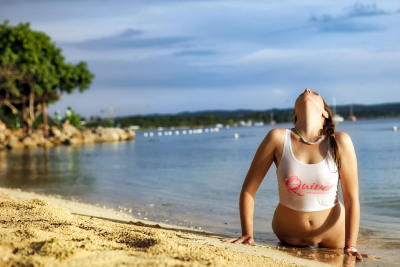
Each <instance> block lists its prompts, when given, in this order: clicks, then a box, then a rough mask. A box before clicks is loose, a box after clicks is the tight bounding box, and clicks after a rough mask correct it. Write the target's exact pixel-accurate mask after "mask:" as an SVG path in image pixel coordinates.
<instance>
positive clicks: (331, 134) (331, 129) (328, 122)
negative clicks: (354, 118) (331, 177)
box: [322, 99, 341, 171]
mask: <svg viewBox="0 0 400 267" xmlns="http://www.w3.org/2000/svg"><path fill="white" fill-rule="evenodd" d="M322 101H323V102H324V109H325V110H326V112H328V118H326V119H325V122H324V127H323V129H322V132H323V134H325V135H326V136H328V138H329V142H330V149H331V151H330V152H331V155H332V156H333V159H334V160H335V162H336V166H337V169H338V171H339V170H340V165H341V162H340V157H339V153H338V145H337V142H336V137H335V124H334V122H333V116H332V112H331V109H330V108H329V106H328V104H326V102H325V100H324V99H322Z"/></svg>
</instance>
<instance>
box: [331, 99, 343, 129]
mask: <svg viewBox="0 0 400 267" xmlns="http://www.w3.org/2000/svg"><path fill="white" fill-rule="evenodd" d="M343 121H344V118H343V117H342V116H340V115H339V114H337V113H336V98H335V97H334V98H333V123H334V124H338V123H339V122H343Z"/></svg>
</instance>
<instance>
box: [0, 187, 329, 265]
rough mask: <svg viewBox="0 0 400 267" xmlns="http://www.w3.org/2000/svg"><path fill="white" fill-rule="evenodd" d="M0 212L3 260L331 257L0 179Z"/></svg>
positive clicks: (178, 261) (248, 261)
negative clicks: (239, 241) (228, 237)
mask: <svg viewBox="0 0 400 267" xmlns="http://www.w3.org/2000/svg"><path fill="white" fill-rule="evenodd" d="M0 214H1V218H2V224H3V225H2V228H1V230H0V236H2V239H1V241H0V255H1V257H0V263H1V264H0V265H2V264H4V265H5V266H12V265H13V264H14V265H15V264H22V265H29V264H32V266H43V265H49V264H57V265H60V266H82V265H85V266H87V265H100V266H102V265H103V266H104V265H107V266H117V265H121V264H127V265H130V266H144V265H146V266H160V265H161V266H163V265H164V266H167V265H168V266H171V265H182V266H193V265H196V266H204V265H211V266H217V265H218V266H228V265H229V266H243V265H251V266H332V264H334V263H333V262H330V264H325V263H322V262H321V261H317V259H316V258H315V257H313V260H309V259H303V258H299V257H295V256H292V255H290V253H287V252H285V251H282V250H279V249H275V248H271V247H269V246H267V245H259V244H257V245H255V246H248V245H235V244H226V243H223V242H221V241H220V239H221V238H224V236H219V235H218V234H214V233H208V232H205V231H200V230H194V229H190V228H186V227H181V226H174V225H168V224H163V223H154V222H149V221H141V220H137V219H136V218H135V217H133V216H132V215H130V214H125V213H121V212H118V211H116V210H114V209H110V208H102V207H97V206H94V205H89V204H85V203H81V202H76V201H71V200H65V199H61V198H59V197H54V196H46V195H40V194H36V193H30V192H24V191H22V190H19V189H8V188H2V187H0ZM298 253H300V254H301V252H299V251H297V254H298ZM292 254H293V253H292ZM311 258H312V257H311Z"/></svg>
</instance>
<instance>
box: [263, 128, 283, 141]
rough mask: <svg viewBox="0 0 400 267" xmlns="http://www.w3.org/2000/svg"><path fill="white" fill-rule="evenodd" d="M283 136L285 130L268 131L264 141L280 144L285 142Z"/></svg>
mask: <svg viewBox="0 0 400 267" xmlns="http://www.w3.org/2000/svg"><path fill="white" fill-rule="evenodd" d="M285 134H286V129H282V128H277V129H272V130H271V131H269V133H268V134H267V136H266V138H265V139H267V140H268V141H272V142H274V143H281V142H282V141H283V140H285Z"/></svg>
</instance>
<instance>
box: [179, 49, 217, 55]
mask: <svg viewBox="0 0 400 267" xmlns="http://www.w3.org/2000/svg"><path fill="white" fill-rule="evenodd" d="M215 54H216V53H215V51H212V50H184V51H180V52H176V53H174V56H178V57H182V56H213V55H215Z"/></svg>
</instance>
